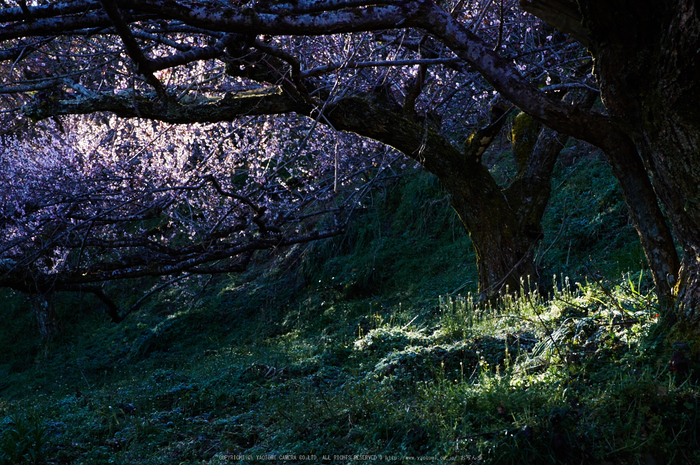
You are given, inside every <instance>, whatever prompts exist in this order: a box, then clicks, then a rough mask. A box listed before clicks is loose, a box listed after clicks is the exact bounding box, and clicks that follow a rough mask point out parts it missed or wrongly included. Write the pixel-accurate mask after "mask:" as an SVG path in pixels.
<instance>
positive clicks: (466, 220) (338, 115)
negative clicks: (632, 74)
mask: <svg viewBox="0 0 700 465" xmlns="http://www.w3.org/2000/svg"><path fill="white" fill-rule="evenodd" d="M578 97H580V95H579V93H576V92H573V93H571V95H570V96H569V98H568V101H569V102H571V101H573V100H574V99H577V98H578ZM592 97H594V96H592V95H590V94H589V95H588V96H587V97H586V98H584V99H583V100H584V101H582V102H580V103H581V106H582V107H584V108H586V107H590V105H592V103H593V100H594V98H592ZM390 107H391V105H386V104H384V105H378V104H377V103H375V102H373V101H372V100H371V99H369V98H366V97H365V98H361V97H350V98H346V99H343V100H341V101H339V102H337V103H336V104H334V105H332V106H331V108H330V109H329V111H328V112H327V114H326V118H327V119H328V121H329V122H330V123H331V124H332V125H333V126H334V127H335V128H337V129H342V130H346V131H352V132H355V133H357V134H360V135H363V136H366V137H370V138H373V139H375V140H378V141H381V142H383V143H385V144H388V145H391V146H392V147H394V148H396V149H397V150H400V151H402V152H403V153H404V154H406V155H407V156H409V157H411V158H413V159H415V160H417V161H418V162H420V163H421V164H422V165H423V166H424V167H425V168H426V169H427V170H428V171H429V172H431V173H433V174H435V175H436V176H437V177H438V179H439V180H440V183H441V184H442V186H443V189H444V190H445V192H446V193H447V195H448V198H449V201H450V204H451V206H452V207H453V208H454V210H455V211H456V212H457V214H458V215H459V217H460V219H461V221H462V224H463V225H464V227H465V229H466V230H467V232H468V233H469V236H470V238H471V240H472V244H473V247H474V250H475V252H476V259H477V269H478V274H479V294H480V296H481V297H482V298H487V297H490V296H492V295H494V294H497V293H499V292H501V291H503V290H505V289H508V290H509V291H511V292H519V291H520V289H521V287H523V286H525V288H528V287H529V286H533V287H536V286H537V284H538V280H539V273H538V270H537V268H536V265H535V262H534V252H535V246H536V244H537V242H538V241H539V240H540V239H541V238H542V226H541V220H542V215H543V214H544V210H545V208H546V206H547V203H548V201H549V196H550V192H551V186H550V180H551V175H552V171H553V169H554V164H555V162H556V159H557V157H558V155H559V152H560V151H561V149H562V148H563V147H564V144H565V143H566V140H567V139H568V137H567V136H559V135H557V134H556V133H555V132H554V131H553V130H551V129H548V128H545V129H544V130H543V131H541V133H540V136H539V138H538V140H537V143H536V145H535V147H534V150H533V151H532V154H530V156H529V157H528V159H527V160H526V165H525V169H524V170H522V173H520V174H519V175H518V177H517V178H516V180H515V181H514V182H513V183H512V184H511V185H510V186H509V187H508V188H507V189H505V190H502V189H501V187H500V186H498V184H497V183H496V181H495V180H494V179H493V177H492V176H491V173H490V172H489V171H488V169H487V168H486V167H485V166H484V165H483V164H482V163H481V155H482V154H483V153H484V151H485V150H486V148H488V146H489V145H490V144H491V142H492V141H493V139H494V138H495V136H496V135H497V134H498V132H499V130H500V129H501V127H502V126H503V123H504V121H505V117H504V116H505V115H504V114H503V110H502V111H501V112H500V113H497V114H495V115H494V121H493V122H492V123H491V124H490V125H488V126H486V127H484V128H482V129H480V130H478V131H476V132H475V133H474V134H472V135H471V136H470V137H469V138H468V141H467V143H466V145H465V147H464V150H463V151H462V152H460V151H458V150H457V149H456V148H455V147H453V146H452V145H451V144H450V143H449V142H448V141H447V140H446V139H445V138H443V137H442V136H440V135H438V134H436V133H435V132H433V131H432V130H430V129H428V128H424V127H422V126H420V125H418V124H416V123H415V122H412V121H410V120H408V119H406V118H404V117H403V116H402V115H401V114H399V113H398V112H392V111H390V110H387V108H390Z"/></svg>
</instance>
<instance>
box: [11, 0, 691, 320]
mask: <svg viewBox="0 0 700 465" xmlns="http://www.w3.org/2000/svg"><path fill="white" fill-rule="evenodd" d="M521 3H537V4H538V5H539V4H541V3H543V2H527V1H523V2H521ZM544 3H545V4H548V3H550V2H544ZM551 3H552V4H553V5H560V4H561V5H564V6H566V7H568V8H569V9H568V10H561V11H564V12H565V13H566V14H568V15H569V17H570V16H571V15H574V18H578V16H576V15H575V14H574V13H576V14H580V13H578V11H579V10H578V8H577V5H575V4H574V3H572V2H567V1H565V0H562V1H557V2H551ZM580 3H584V2H580ZM591 3H593V2H591ZM662 3H663V2H662ZM666 3H668V4H672V3H674V2H665V3H664V4H666ZM680 3H683V2H680ZM687 8H689V10H688V11H690V13H689V14H688V15H685V16H683V18H684V19H683V21H684V22H683V26H684V27H686V26H688V27H689V25H692V24H695V23H694V21H696V17H695V12H694V10H693V8H691V7H690V6H688V7H687ZM600 9H602V7H600V8H599V10H600ZM545 10H546V9H545ZM570 10H571V11H570ZM556 11H560V10H556ZM582 11H583V10H582ZM596 11H598V10H596ZM634 11H635V12H636V11H637V9H634ZM639 14H641V13H639ZM543 16H545V15H543ZM549 16H556V15H549ZM549 16H547V17H545V19H548V20H550V19H549ZM666 16H673V15H666ZM583 17H584V18H589V17H590V18H592V19H591V23H590V25H589V26H588V29H581V28H580V27H577V26H576V25H575V24H574V25H573V26H572V25H570V24H569V23H568V22H567V23H566V27H564V26H561V24H562V23H564V21H560V22H558V23H556V24H554V26H555V27H560V28H561V29H562V30H563V31H564V32H566V33H568V34H570V37H571V38H570V37H569V36H567V35H565V34H562V33H559V32H556V30H553V29H551V28H548V27H546V26H545V25H543V24H541V23H538V22H537V21H535V20H534V19H533V18H532V17H531V16H527V15H524V14H523V13H522V10H520V9H519V8H517V7H516V2H515V1H508V0H501V1H498V2H494V1H473V2H466V3H465V2H463V1H458V2H450V1H448V2H445V3H440V4H438V3H434V2H433V1H430V0H383V1H381V2H374V1H363V0H347V1H344V0H327V1H315V0H299V1H294V2H281V1H280V2H249V3H245V2H220V1H214V0H204V1H200V2H192V1H184V0H183V1H174V0H169V1H165V2H164V1H159V0H141V1H138V2H135V1H132V0H102V1H100V2H96V1H90V0H81V1H74V2H67V3H61V2H47V3H45V4H41V5H31V6H30V5H26V4H25V3H23V2H18V3H16V6H14V7H12V6H8V7H7V8H4V9H2V10H0V21H2V22H3V24H4V26H3V29H2V30H1V31H0V41H3V43H4V44H5V50H4V51H3V52H2V55H0V58H2V59H3V60H4V61H5V62H6V63H11V64H6V65H5V74H6V76H7V77H6V79H5V84H4V85H3V86H2V87H0V92H2V94H5V95H7V96H8V97H7V98H8V103H7V104H6V106H7V108H8V109H9V108H11V103H10V99H14V100H12V102H15V101H16V102H17V103H15V105H14V107H15V108H19V111H20V112H21V113H22V114H24V115H26V116H28V117H30V118H32V119H35V120H40V119H45V118H55V117H60V116H62V115H79V114H93V113H101V112H109V113H112V114H114V115H117V116H118V117H121V118H141V121H143V120H157V121H162V122H167V123H171V124H195V123H197V124H202V123H219V122H231V121H240V120H241V119H246V118H253V117H256V116H260V115H301V116H305V117H307V118H310V119H311V120H312V121H313V123H312V125H313V128H314V130H318V129H317V128H319V127H320V126H324V125H325V126H327V127H329V128H331V130H332V131H345V132H350V133H354V134H357V135H359V136H362V137H364V138H369V139H373V140H376V141H379V142H381V143H383V144H385V145H388V146H391V147H393V148H395V149H397V150H399V151H400V152H402V153H403V154H405V155H406V156H408V157H411V158H413V159H414V160H416V161H417V162H419V163H420V164H422V165H423V166H424V167H425V168H426V169H427V170H428V171H430V172H431V173H433V174H435V175H436V176H437V177H438V178H439V179H440V181H441V183H442V185H443V186H444V188H445V191H446V193H447V194H448V197H449V199H450V202H451V204H452V206H453V207H454V208H455V210H456V211H457V213H458V214H459V216H460V218H461V219H462V222H463V223H464V225H465V227H466V229H467V230H468V231H469V233H470V236H471V237H472V242H473V244H474V247H475V250H476V252H477V260H478V268H479V287H480V291H481V292H482V293H483V294H484V295H488V294H490V293H493V292H498V291H499V290H500V289H501V288H502V287H504V286H506V285H509V286H510V287H511V289H512V288H517V287H518V286H519V283H520V279H521V278H522V277H524V276H527V275H536V273H537V270H536V268H535V266H534V262H533V251H534V246H535V244H536V243H537V240H538V239H539V237H540V235H541V227H540V225H539V221H540V219H541V215H542V212H543V210H544V206H545V205H546V202H547V199H548V196H549V176H550V175H551V169H552V166H553V160H554V159H555V157H556V154H557V153H558V148H560V147H561V142H562V139H561V137H565V136H562V135H566V136H573V137H576V138H579V139H582V140H586V141H588V142H590V143H592V144H594V145H597V146H599V147H601V148H602V149H603V151H604V152H605V154H606V156H607V157H608V160H609V161H610V164H611V166H612V168H613V171H614V173H615V175H616V176H617V178H618V180H619V182H620V186H621V188H622V191H623V194H624V196H625V199H626V201H627V204H628V206H629V208H630V213H631V216H632V218H633V220H634V223H635V226H636V228H637V230H638V232H639V235H640V238H641V241H642V245H643V247H644V250H645V253H646V255H647V259H648V261H649V264H650V268H651V270H652V273H653V276H654V280H655V283H656V287H657V292H658V293H659V296H660V298H661V300H662V302H663V303H664V304H669V303H670V302H671V300H672V295H671V286H670V285H669V283H670V282H672V281H673V280H675V279H676V277H677V276H678V268H679V261H678V257H677V255H676V252H675V247H674V244H673V240H672V236H671V233H670V230H669V229H668V227H667V225H666V220H665V218H664V216H663V214H662V212H661V209H660V208H659V205H658V201H657V197H656V194H655V192H654V189H653V187H652V184H651V182H650V179H649V176H648V175H647V168H648V167H649V164H648V163H647V166H646V167H645V165H644V163H643V162H642V157H640V156H639V153H638V151H637V147H638V146H640V145H639V142H638V141H637V136H636V134H634V133H633V131H631V130H630V128H632V127H635V126H634V125H633V124H632V125H631V124H623V123H621V122H620V121H619V119H618V118H611V116H610V115H607V114H606V113H605V112H602V113H601V112H593V111H591V110H590V106H591V105H592V103H593V98H594V97H595V95H596V94H597V88H596V84H594V82H593V81H592V80H590V79H589V70H590V64H591V60H590V56H589V54H588V53H587V52H586V51H585V49H584V48H583V47H582V46H581V43H580V42H583V43H585V44H587V45H591V44H593V43H596V42H595V40H592V38H595V37H597V36H596V35H595V34H593V33H591V32H590V31H592V30H594V29H595V28H594V27H593V25H594V24H595V21H596V19H595V15H594V14H590V15H588V16H586V15H584V16H583ZM648 20H649V21H658V22H659V24H660V23H661V22H662V21H666V20H667V19H666V18H665V17H664V16H659V17H658V18H652V17H649V19H648ZM669 24H671V23H669ZM606 27H611V26H610V25H608V26H606ZM600 36H601V37H603V36H604V34H602V35H600ZM572 38H573V39H572ZM596 40H598V41H599V43H600V44H604V43H607V42H605V40H603V39H596ZM604 47H605V45H601V46H600V49H602V48H604ZM592 50H593V52H594V56H595V57H596V58H597V57H598V55H599V54H600V52H599V49H596V48H593V49H592ZM20 64H21V65H22V66H20ZM669 66H670V65H669ZM679 69H680V70H681V71H682V72H685V69H681V68H679ZM599 75H600V74H599ZM600 85H601V86H602V87H603V90H604V95H606V94H605V90H606V86H607V85H608V81H602V82H601V83H600ZM689 86H690V85H689ZM585 90H590V91H591V92H585ZM496 92H498V93H499V94H500V96H501V97H502V99H503V100H504V101H506V102H510V104H512V105H514V106H515V107H517V108H519V109H520V110H522V111H523V112H525V113H527V114H529V115H530V116H531V117H533V118H534V119H535V120H537V121H538V122H540V123H542V124H544V125H545V126H547V127H548V128H550V129H546V130H543V131H542V133H541V134H540V135H539V140H538V143H537V145H536V146H535V147H534V150H533V152H532V154H531V155H530V156H529V158H528V159H527V162H526V163H523V164H522V168H521V169H520V170H519V172H518V175H517V177H516V178H515V179H514V180H513V182H511V183H510V184H509V185H508V186H500V185H498V184H497V183H496V182H495V180H494V179H493V177H492V176H491V175H490V174H489V172H488V170H487V169H486V167H485V166H484V165H483V163H482V159H481V156H482V154H483V153H484V151H485V149H486V148H487V147H488V144H489V143H490V142H491V141H492V140H493V138H494V137H495V135H496V133H497V131H498V130H499V129H500V127H501V125H502V124H503V123H504V121H505V119H506V116H507V114H508V113H509V112H510V110H511V108H510V106H509V104H507V103H505V104H504V103H502V101H501V102H499V101H498V100H494V94H495V93H496ZM564 94H566V96H564ZM608 100H609V99H606V102H607V101H608ZM20 104H21V106H20ZM488 104H491V105H490V106H491V108H492V110H493V111H492V112H491V117H489V116H488V115H487V113H488V112H486V111H485V108H486V107H488ZM553 131H557V133H558V135H557V133H554V132H553ZM338 140H340V139H338ZM635 142H636V143H635ZM331 145H332V144H331ZM642 147H644V146H642ZM645 150H646V149H644V150H643V151H642V155H644V153H645ZM341 158H350V157H346V156H345V154H343V156H342V157H341ZM643 158H644V159H645V160H648V159H649V157H648V156H646V155H645V156H644V157H643ZM286 166H289V165H286ZM662 171H663V170H662ZM655 172H659V169H658V167H657V168H656V171H655ZM695 179H696V178H695ZM684 194H688V195H686V196H685V197H684V198H685V199H686V200H687V202H689V203H692V204H693V205H695V203H693V202H694V200H692V199H694V197H692V196H689V193H688V192H684ZM669 195H670V194H669ZM663 198H664V196H662V199H663ZM666 203H668V201H665V204H666ZM691 208H694V207H692V206H691ZM686 217H687V215H686V216H684V217H683V218H686ZM676 219H677V218H675V217H673V216H672V217H671V220H672V224H673V225H674V227H675V228H676V229H678V225H676ZM693 221H694V220H693ZM692 224H695V225H697V222H696V223H692ZM686 229H687V228H686ZM684 230H685V229H684ZM684 237H685V236H684ZM684 240H685V239H684ZM696 244H697V242H696ZM693 247H694V246H693ZM693 247H684V250H686V255H685V256H684V259H685V260H687V259H688V258H687V257H688V253H687V252H688V251H689V250H690V251H692V250H695V249H693ZM695 257H697V254H695ZM691 261H692V260H691ZM684 270H691V271H690V274H688V273H686V274H681V276H680V281H682V282H684V283H685V284H683V286H685V287H681V288H682V289H686V288H688V286H687V285H689V284H690V285H691V287H692V286H694V285H692V283H694V282H696V281H697V279H698V278H697V273H695V272H693V271H692V267H690V266H686V267H684ZM693 280H695V281H693ZM679 289H680V288H679ZM692 305H695V304H693V303H692V302H691V306H692Z"/></svg>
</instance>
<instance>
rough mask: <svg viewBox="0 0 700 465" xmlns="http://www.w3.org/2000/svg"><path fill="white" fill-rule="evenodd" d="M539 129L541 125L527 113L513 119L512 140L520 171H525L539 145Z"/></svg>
mask: <svg viewBox="0 0 700 465" xmlns="http://www.w3.org/2000/svg"><path fill="white" fill-rule="evenodd" d="M539 129H540V124H539V123H538V122H537V121H535V120H534V119H533V118H532V117H531V116H530V115H528V114H526V113H523V112H520V113H518V114H517V116H516V117H515V118H514V119H513V124H512V126H511V130H510V138H511V144H512V146H513V157H515V161H516V163H517V165H518V171H522V170H524V169H525V167H526V166H527V161H528V160H529V159H530V156H531V155H532V151H533V149H534V148H535V144H536V143H537V135H538V133H539Z"/></svg>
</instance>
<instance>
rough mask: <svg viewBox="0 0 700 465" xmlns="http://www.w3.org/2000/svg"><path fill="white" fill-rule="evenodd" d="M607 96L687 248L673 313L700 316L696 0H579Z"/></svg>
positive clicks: (699, 27) (699, 320) (691, 318)
mask: <svg viewBox="0 0 700 465" xmlns="http://www.w3.org/2000/svg"><path fill="white" fill-rule="evenodd" d="M578 3H579V6H580V9H581V10H580V11H581V14H582V16H583V24H584V26H585V27H586V28H587V29H588V32H589V36H590V39H591V40H590V42H591V44H592V49H593V52H594V55H595V58H596V72H597V76H598V79H599V81H600V85H601V89H602V93H603V99H604V102H605V104H606V106H607V107H608V109H609V110H610V112H611V114H612V116H613V117H614V118H615V119H616V121H617V122H618V124H619V125H620V126H621V127H623V128H624V129H625V131H627V133H628V134H630V135H631V136H632V138H633V139H634V141H635V142H636V144H637V146H638V147H639V148H640V150H641V153H642V156H643V158H644V161H645V163H646V166H647V168H648V169H649V171H650V172H651V173H652V176H653V177H654V181H655V187H656V190H657V192H658V194H659V197H660V199H661V201H662V203H663V205H664V207H665V209H666V212H667V214H668V217H669V219H670V221H671V223H672V226H673V229H674V233H675V235H676V238H677V239H678V241H679V242H680V244H681V246H682V248H683V261H682V267H681V272H680V274H679V276H678V281H677V283H676V286H675V288H674V293H675V295H676V297H677V305H676V311H675V314H674V315H670V316H671V318H670V319H671V320H674V319H678V321H679V322H680V323H683V324H688V325H691V326H692V327H695V328H696V330H697V328H698V324H700V80H699V79H698V76H700V56H699V55H698V52H697V50H698V49H699V48H700V20H699V18H698V10H697V7H696V3H695V2H694V1H691V0H666V1H660V0H637V1H635V2H628V1H624V0H617V1H610V0H605V1H603V0H580V1H579V2H578Z"/></svg>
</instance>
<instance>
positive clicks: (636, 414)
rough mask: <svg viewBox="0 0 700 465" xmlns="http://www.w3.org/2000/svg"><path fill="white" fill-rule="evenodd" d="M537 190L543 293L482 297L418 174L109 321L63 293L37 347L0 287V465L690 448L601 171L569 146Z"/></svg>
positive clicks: (635, 247)
mask: <svg viewBox="0 0 700 465" xmlns="http://www.w3.org/2000/svg"><path fill="white" fill-rule="evenodd" d="M501 156H503V155H492V157H493V160H492V161H491V163H492V165H493V170H494V171H495V172H497V171H499V170H501V168H500V166H501V165H500V164H499V157H501ZM499 175H500V176H503V177H504V178H507V177H508V176H510V175H512V173H508V172H507V170H505V168H504V169H503V170H502V172H499ZM553 186H554V188H555V190H554V194H553V199H552V203H551V205H550V208H549V209H548V212H547V215H546V217H545V230H546V235H545V238H544V239H543V241H542V242H541V243H540V250H539V252H538V259H539V261H540V265H541V267H542V270H543V271H542V274H543V276H548V278H547V282H551V283H552V284H551V286H548V287H547V289H546V290H545V291H546V292H543V293H542V294H538V293H529V294H526V295H522V296H520V297H518V298H515V297H508V296H506V297H504V298H503V299H502V300H501V301H499V302H495V303H491V304H483V305H480V304H478V303H476V302H475V301H474V299H473V298H472V294H471V293H473V292H474V291H475V286H476V268H475V264H474V252H473V251H472V249H471V245H470V242H469V238H468V237H467V236H466V234H465V232H464V229H463V228H462V227H461V225H460V223H459V219H458V218H457V217H456V215H455V213H454V212H453V211H452V210H451V209H450V207H449V204H448V202H447V200H446V199H445V197H444V194H443V193H442V192H441V190H440V186H439V185H438V183H437V181H436V180H435V179H434V178H432V177H430V176H429V175H427V174H425V173H424V172H422V171H421V170H414V169H409V170H407V171H406V172H405V173H404V176H403V178H402V179H401V180H399V181H397V182H396V183H395V184H391V185H386V186H384V188H383V191H381V192H378V193H377V194H376V195H375V197H374V198H373V199H372V200H371V201H369V202H367V204H366V205H364V209H363V210H362V211H361V212H359V213H358V215H357V218H356V219H355V221H354V223H353V225H352V228H351V229H350V230H349V231H348V232H347V233H346V234H345V235H344V236H342V237H338V238H335V239H332V240H328V241H325V242H320V243H316V244H313V245H304V246H297V247H295V248H293V249H289V250H286V251H284V252H283V253H282V254H280V255H278V256H276V257H275V259H274V261H273V262H272V264H271V263H270V262H267V263H260V264H259V265H258V266H256V267H254V268H253V269H252V270H251V271H250V272H248V273H246V274H242V275H227V276H217V277H213V278H210V277H193V278H189V279H187V280H183V281H181V282H179V283H178V284H177V285H175V286H173V287H172V288H169V289H168V290H167V291H164V292H162V293H160V294H158V295H157V296H155V297H153V298H152V299H150V300H149V301H148V303H147V304H146V305H145V306H144V307H143V308H142V309H140V310H139V311H138V312H137V313H134V314H132V315H130V316H129V317H128V318H127V319H126V320H125V321H124V322H123V323H121V324H113V323H110V322H108V320H107V318H106V317H105V316H104V314H103V308H101V304H100V303H99V302H98V301H97V300H95V299H94V298H92V297H88V296H80V295H67V294H66V295H57V296H56V298H57V300H56V310H57V313H58V321H59V323H60V328H59V331H58V333H57V334H56V335H55V336H54V337H53V338H52V339H51V340H50V341H48V342H45V341H41V340H40V338H39V336H38V331H37V328H36V322H35V321H34V319H33V317H32V315H31V312H30V310H29V309H30V305H29V301H28V300H27V298H25V297H24V296H23V295H20V294H18V293H13V292H8V291H2V298H3V305H2V307H0V311H1V312H2V318H3V321H5V322H6V324H5V325H4V326H3V329H2V330H1V331H0V344H1V347H2V348H3V350H2V356H1V357H0V379H2V381H0V418H1V419H0V430H1V432H0V463H2V464H5V463H7V464H10V463H38V464H68V463H72V464H103V463H116V464H172V463H186V464H195V463H196V464H225V463H265V464H273V463H285V464H291V463H334V464H344V463H390V464H402V463H418V462H421V463H422V462H429V463H503V464H509V463H512V464H517V463H577V464H579V463H610V464H623V463H630V464H632V463H642V464H653V463H698V462H700V452H698V450H700V447H699V446H698V443H697V420H698V419H697V407H698V394H699V391H698V387H697V377H696V375H695V372H694V371H693V370H692V369H689V368H692V366H689V365H688V363H687V361H684V360H682V359H681V358H678V357H677V358H676V359H675V362H674V363H675V368H676V370H675V371H674V370H671V369H670V367H669V361H670V360H671V352H672V351H673V349H672V348H671V344H670V342H668V341H663V340H660V339H659V338H657V337H655V328H656V319H657V317H658V314H657V311H656V307H655V300H654V299H655V297H654V294H653V292H652V289H651V287H650V286H651V279H650V278H649V276H648V273H646V272H645V270H644V265H645V262H644V257H643V254H642V251H641V247H640V246H639V243H638V239H637V237H636V233H635V231H634V228H633V227H632V226H631V224H630V221H629V218H628V214H627V210H626V207H625V204H624V202H623V200H622V198H621V195H620V193H619V190H618V188H617V184H616V181H615V179H614V178H613V176H612V175H611V173H610V169H609V167H608V166H607V164H606V163H605V162H604V161H602V159H601V158H600V157H599V156H598V155H597V154H596V153H590V152H589V151H588V149H587V148H586V147H583V146H581V147H575V146H570V147H568V148H567V149H566V150H565V151H564V153H563V154H562V157H561V159H560V162H559V165H558V167H557V169H556V172H555V179H554V180H553ZM139 285H140V286H141V287H142V290H144V291H145V290H148V289H149V288H151V286H153V285H154V283H148V282H143V283H140V284H139ZM121 286H122V288H121V289H117V288H113V289H111V291H112V292H114V293H117V292H121V293H122V295H123V296H124V300H125V302H126V303H127V304H128V303H129V301H130V299H131V300H135V299H136V297H135V296H134V297H131V295H132V293H133V292H132V291H133V289H132V286H133V284H122V285H121ZM678 342H679V343H683V344H692V343H693V341H678ZM676 350H677V351H682V350H683V349H682V346H681V345H680V344H679V345H677V346H676ZM684 362H685V364H684Z"/></svg>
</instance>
